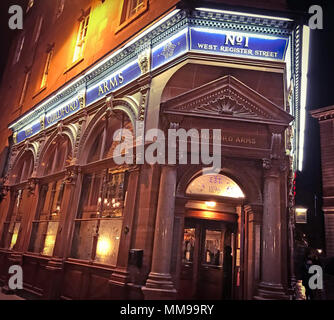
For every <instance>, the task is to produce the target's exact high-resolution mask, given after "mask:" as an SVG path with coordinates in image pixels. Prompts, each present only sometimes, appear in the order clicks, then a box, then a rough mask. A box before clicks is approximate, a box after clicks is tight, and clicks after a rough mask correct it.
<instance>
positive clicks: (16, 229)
mask: <svg viewBox="0 0 334 320" xmlns="http://www.w3.org/2000/svg"><path fill="white" fill-rule="evenodd" d="M20 227H21V223H20V222H16V223H11V225H10V227H9V234H10V237H11V239H10V246H9V249H10V250H13V249H14V248H15V245H16V243H17V239H18V237H19V233H20Z"/></svg>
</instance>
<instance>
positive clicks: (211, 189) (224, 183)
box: [186, 174, 245, 198]
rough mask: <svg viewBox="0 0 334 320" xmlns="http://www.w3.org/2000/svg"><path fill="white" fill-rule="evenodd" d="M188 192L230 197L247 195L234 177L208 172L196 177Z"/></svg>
mask: <svg viewBox="0 0 334 320" xmlns="http://www.w3.org/2000/svg"><path fill="white" fill-rule="evenodd" d="M186 193H187V194H189V195H209V196H210V195H214V196H221V197H229V198H244V197H245V195H244V193H243V192H242V190H241V189H240V187H239V186H238V185H237V184H236V183H235V182H234V181H233V180H232V179H230V178H229V177H227V176H224V175H221V174H206V175H202V176H200V177H198V178H196V179H194V180H193V181H192V182H191V183H190V184H189V186H188V188H187V191H186Z"/></svg>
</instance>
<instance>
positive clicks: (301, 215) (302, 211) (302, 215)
mask: <svg viewBox="0 0 334 320" xmlns="http://www.w3.org/2000/svg"><path fill="white" fill-rule="evenodd" d="M295 219H296V223H307V208H304V207H295Z"/></svg>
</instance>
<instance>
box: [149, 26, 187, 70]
mask: <svg viewBox="0 0 334 320" xmlns="http://www.w3.org/2000/svg"><path fill="white" fill-rule="evenodd" d="M187 31H188V29H184V30H182V31H180V32H179V33H177V34H176V35H174V36H173V37H171V38H170V39H168V40H167V41H164V42H163V43H161V44H159V45H158V46H156V47H155V48H153V50H152V69H155V68H157V67H160V66H161V65H163V64H165V63H167V62H169V61H171V60H173V59H175V58H176V57H178V56H180V55H181V54H183V53H185V52H186V51H188V32H187Z"/></svg>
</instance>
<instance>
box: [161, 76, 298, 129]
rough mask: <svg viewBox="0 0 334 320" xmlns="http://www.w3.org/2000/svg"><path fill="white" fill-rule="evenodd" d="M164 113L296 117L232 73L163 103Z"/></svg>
mask: <svg viewBox="0 0 334 320" xmlns="http://www.w3.org/2000/svg"><path fill="white" fill-rule="evenodd" d="M162 106H163V109H164V113H182V114H186V115H191V114H192V113H193V114H196V115H199V114H201V115H203V116H205V115H210V116H217V117H225V118H236V119H238V118H240V119H251V120H255V119H256V120H261V121H265V122H270V123H271V124H272V123H273V122H276V123H277V124H284V125H287V124H289V123H290V122H291V121H292V120H293V117H292V116H291V115H289V114H288V113H287V112H285V111H284V110H282V109H281V108H279V107H278V106H277V105H275V104H274V103H272V102H270V101H269V100H268V99H266V98H265V97H263V96H262V95H261V94H259V93H257V92H255V91H254V90H252V89H250V88H249V87H248V86H246V85H245V84H243V83H242V82H240V81H239V80H237V79H235V78H234V77H232V76H224V77H222V78H220V79H217V80H215V81H213V82H211V83H209V84H206V85H203V86H202V87H199V88H197V89H194V90H191V91H189V92H187V93H185V94H182V95H180V96H178V97H175V98H173V99H171V100H169V101H167V102H165V103H163V105H162Z"/></svg>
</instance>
